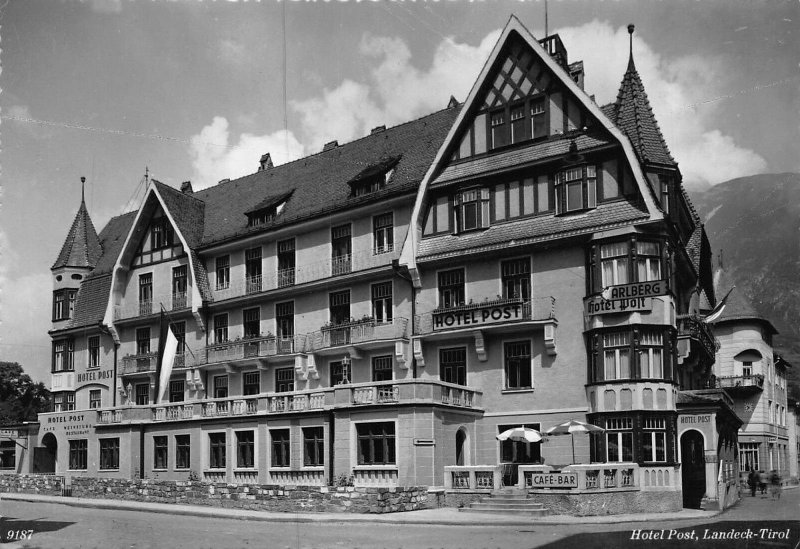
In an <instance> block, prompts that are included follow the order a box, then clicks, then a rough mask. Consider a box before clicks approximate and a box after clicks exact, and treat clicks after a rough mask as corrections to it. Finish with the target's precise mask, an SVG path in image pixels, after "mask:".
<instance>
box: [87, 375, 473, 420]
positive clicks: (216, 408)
mask: <svg viewBox="0 0 800 549" xmlns="http://www.w3.org/2000/svg"><path fill="white" fill-rule="evenodd" d="M446 393H447V394H449V395H458V396H457V398H452V397H451V398H449V399H444V398H442V395H444V394H446ZM480 397H481V392H480V391H476V390H474V389H471V388H469V387H465V386H461V385H454V384H452V383H444V382H441V381H436V380H419V379H415V380H394V381H378V382H371V383H356V384H348V385H337V386H335V387H323V388H319V389H314V390H308V391H291V392H285V393H261V394H258V395H249V396H241V395H239V396H233V397H227V398H210V399H203V400H195V401H186V402H172V403H167V402H165V403H161V404H157V405H150V406H127V407H124V408H123V407H120V408H115V409H110V410H101V411H100V415H99V418H98V421H99V423H101V424H110V423H120V422H122V421H140V422H147V421H155V422H161V421H181V420H198V419H203V418H211V417H231V416H254V415H269V414H285V413H291V412H297V413H303V412H314V411H322V410H331V409H334V408H337V409H339V408H352V407H357V406H365V405H371V406H375V405H383V406H394V405H397V404H402V403H427V404H439V405H447V406H459V407H468V408H475V407H477V406H479V404H480Z"/></svg>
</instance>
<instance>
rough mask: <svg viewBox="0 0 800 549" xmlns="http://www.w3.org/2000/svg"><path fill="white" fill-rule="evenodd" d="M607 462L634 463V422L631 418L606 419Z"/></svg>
mask: <svg viewBox="0 0 800 549" xmlns="http://www.w3.org/2000/svg"><path fill="white" fill-rule="evenodd" d="M606 461H607V462H609V463H612V462H622V461H633V421H632V419H631V418H630V417H619V418H609V419H606Z"/></svg>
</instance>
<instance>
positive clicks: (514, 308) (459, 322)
mask: <svg viewBox="0 0 800 549" xmlns="http://www.w3.org/2000/svg"><path fill="white" fill-rule="evenodd" d="M522 317H523V314H522V302H519V303H503V304H497V305H491V304H488V303H487V304H486V305H485V306H480V305H477V306H471V307H470V308H469V309H463V310H455V311H446V312H440V313H433V329H434V330H452V329H455V328H465V327H470V326H483V325H486V324H496V323H498V322H511V321H514V320H522Z"/></svg>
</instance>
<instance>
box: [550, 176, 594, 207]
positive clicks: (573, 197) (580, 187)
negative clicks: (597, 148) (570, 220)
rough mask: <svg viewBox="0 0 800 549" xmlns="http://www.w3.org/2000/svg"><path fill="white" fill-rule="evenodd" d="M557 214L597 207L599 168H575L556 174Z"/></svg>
mask: <svg viewBox="0 0 800 549" xmlns="http://www.w3.org/2000/svg"><path fill="white" fill-rule="evenodd" d="M555 190H556V213H557V214H564V213H569V212H574V211H579V210H584V209H588V208H595V207H597V168H596V166H593V165H584V166H575V167H572V168H567V169H566V170H564V171H561V172H559V173H558V174H556V185H555Z"/></svg>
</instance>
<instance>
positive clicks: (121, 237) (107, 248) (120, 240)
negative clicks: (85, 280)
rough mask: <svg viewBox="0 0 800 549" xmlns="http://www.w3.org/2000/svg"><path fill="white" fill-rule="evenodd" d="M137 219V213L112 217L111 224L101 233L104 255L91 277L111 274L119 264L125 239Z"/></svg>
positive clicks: (98, 261)
mask: <svg viewBox="0 0 800 549" xmlns="http://www.w3.org/2000/svg"><path fill="white" fill-rule="evenodd" d="M135 217H136V212H128V213H125V214H122V215H118V216H116V217H112V218H111V219H110V220H109V222H108V223H107V224H106V226H105V227H103V230H102V231H100V237H99V238H100V244H101V245H102V246H103V255H101V256H100V259H98V260H97V265H95V268H94V270H93V271H92V273H91V276H98V275H101V274H105V273H110V272H111V270H112V269H113V268H114V264H115V263H116V262H117V256H119V253H120V251H121V250H122V245H123V244H124V243H125V238H126V237H127V236H128V231H130V228H131V225H132V224H133V220H134V219H135Z"/></svg>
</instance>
